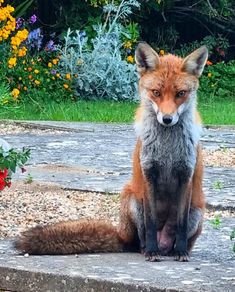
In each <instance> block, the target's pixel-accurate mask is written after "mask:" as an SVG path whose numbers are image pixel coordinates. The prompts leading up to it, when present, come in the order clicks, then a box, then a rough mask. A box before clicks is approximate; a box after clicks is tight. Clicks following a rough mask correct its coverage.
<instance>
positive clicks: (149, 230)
mask: <svg viewBox="0 0 235 292" xmlns="http://www.w3.org/2000/svg"><path fill="white" fill-rule="evenodd" d="M144 174H145V177H146V180H147V182H148V188H147V193H145V196H144V200H143V204H144V223H145V239H146V248H145V258H146V260H147V261H151V262H155V261H160V260H161V258H160V253H159V248H158V245H157V212H156V183H157V170H156V168H155V167H151V168H149V169H145V171H144Z"/></svg>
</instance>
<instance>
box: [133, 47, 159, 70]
mask: <svg viewBox="0 0 235 292" xmlns="http://www.w3.org/2000/svg"><path fill="white" fill-rule="evenodd" d="M135 61H136V65H137V71H138V72H139V73H140V74H143V73H145V72H146V71H153V70H155V69H157V67H158V65H159V57H158V54H157V53H156V52H155V51H154V50H153V49H152V48H151V47H150V46H149V45H148V44H147V43H144V42H141V43H139V44H138V46H137V48H136V50H135Z"/></svg>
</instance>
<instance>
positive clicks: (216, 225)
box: [210, 214, 222, 229]
mask: <svg viewBox="0 0 235 292" xmlns="http://www.w3.org/2000/svg"><path fill="white" fill-rule="evenodd" d="M221 222H222V220H221V215H220V214H218V215H215V217H214V218H213V219H211V220H210V224H211V226H212V227H213V228H214V229H219V228H220V226H221Z"/></svg>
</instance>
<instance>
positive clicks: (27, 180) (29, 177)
mask: <svg viewBox="0 0 235 292" xmlns="http://www.w3.org/2000/svg"><path fill="white" fill-rule="evenodd" d="M32 182H33V176H32V175H31V174H30V173H28V174H27V177H26V179H25V183H26V184H31V183H32Z"/></svg>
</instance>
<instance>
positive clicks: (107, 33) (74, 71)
mask: <svg viewBox="0 0 235 292" xmlns="http://www.w3.org/2000/svg"><path fill="white" fill-rule="evenodd" d="M132 7H138V2H137V1H134V0H129V1H122V3H121V4H120V5H119V6H115V5H111V4H110V5H107V6H104V11H105V12H106V14H107V18H106V21H105V22H104V24H100V25H97V26H95V27H94V30H95V31H96V34H97V36H96V37H95V38H94V39H92V40H91V42H90V43H91V45H92V46H89V43H88V38H87V37H86V34H85V33H84V32H81V31H76V32H75V34H73V33H72V32H71V31H70V30H68V33H67V36H66V37H65V45H64V46H63V47H59V48H58V49H59V52H60V55H61V56H60V63H59V65H60V72H61V74H62V75H66V74H71V76H73V77H74V80H73V86H74V87H75V88H76V89H77V92H78V96H79V97H82V98H86V99H90V98H93V99H104V98H105V99H114V100H133V99H135V98H136V96H137V93H136V92H137V88H136V86H137V78H138V77H137V73H136V69H135V66H134V65H133V64H132V63H133V62H134V58H133V56H131V55H129V56H128V57H127V60H123V57H122V37H123V34H124V33H125V35H126V34H127V31H126V29H125V28H124V27H123V26H122V25H121V24H120V23H119V20H120V19H123V18H126V17H127V16H128V15H129V14H130V13H131V8H132ZM126 45H127V42H126ZM128 61H129V63H128Z"/></svg>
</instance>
